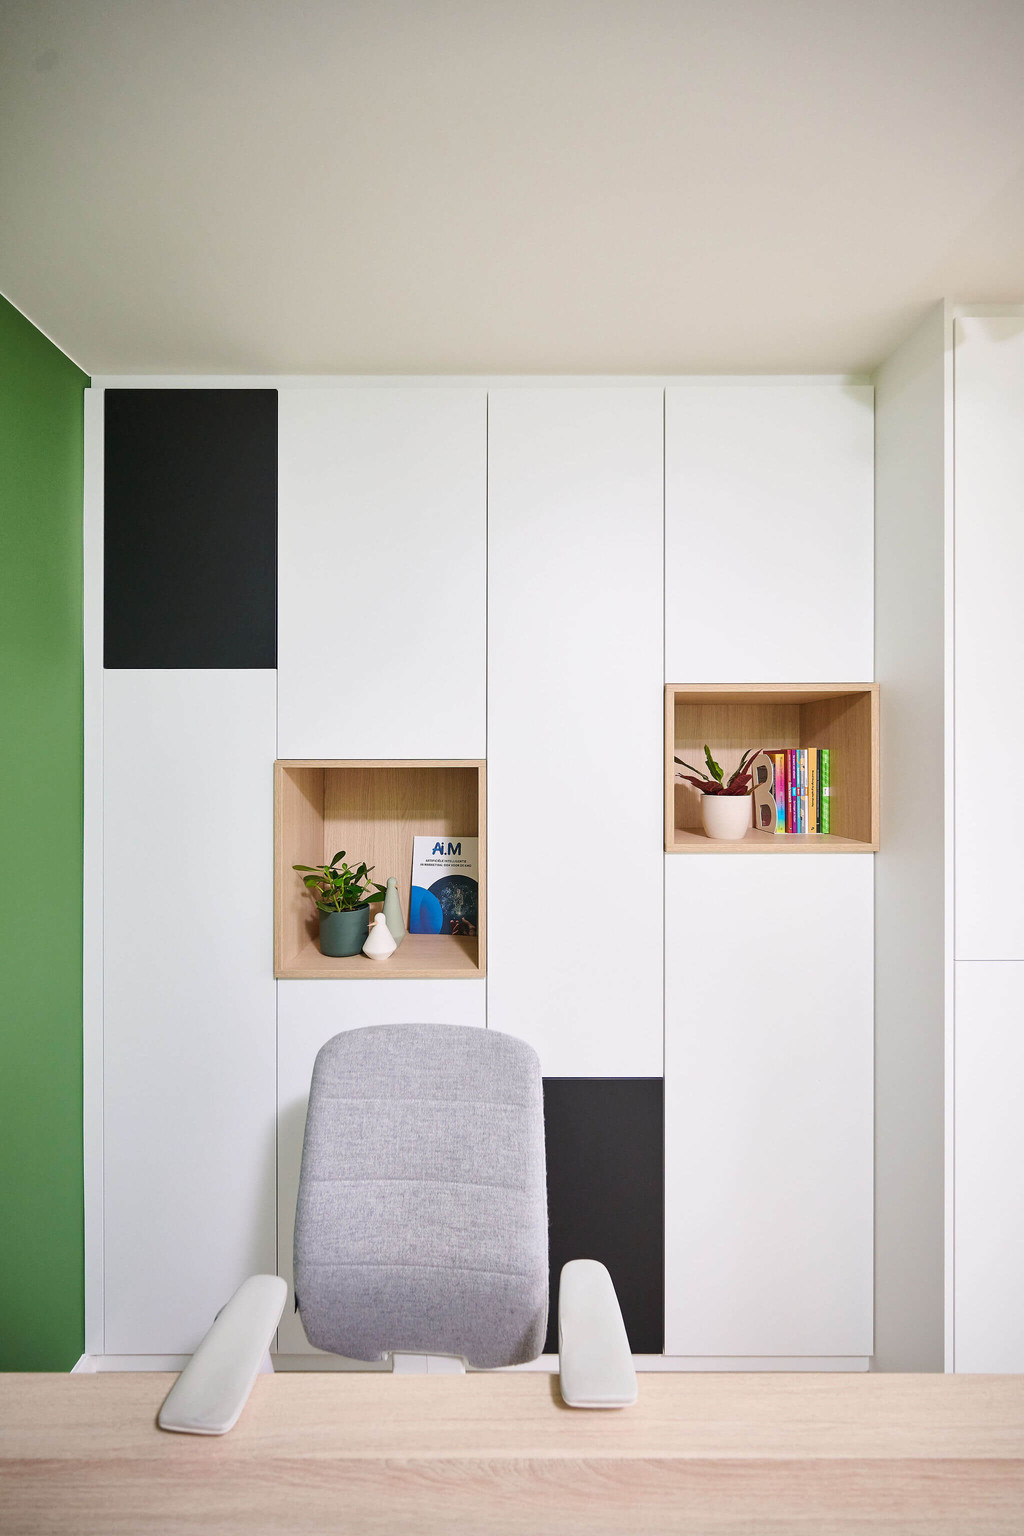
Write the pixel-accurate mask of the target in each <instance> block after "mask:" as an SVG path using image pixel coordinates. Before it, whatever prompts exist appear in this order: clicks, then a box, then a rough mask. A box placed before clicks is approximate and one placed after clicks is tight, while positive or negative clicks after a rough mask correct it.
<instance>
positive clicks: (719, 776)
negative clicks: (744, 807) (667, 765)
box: [673, 742, 761, 795]
mask: <svg viewBox="0 0 1024 1536" xmlns="http://www.w3.org/2000/svg"><path fill="white" fill-rule="evenodd" d="M760 750H761V748H760V747H751V748H750V750H749V751H747V752H744V754H743V756H742V757H741V758H740V765H739V767H738V768H737V769H736V771H735V772H734V773H732V774H730V776H729V778H728V779H727V778H726V777H725V772H724V770H723V769H722V768H721V767H720V766H719V765H718V763H716V762H715V760H714V758H713V757H712V756H711V748H710V747H709V746H708V744H707V742H705V743H704V761H705V762H706V763H707V767H708V771H707V773H705V772H704V770H703V769H702V768H694V766H693V764H692V763H686V762H684V761H683V759H682V758H681V757H676V758H674V759H673V760H674V761H675V762H677V763H679V765H680V766H681V767H683V768H689V770H690V771H689V773H677V774H676V778H677V779H685V780H686V782H687V784H692V785H693V786H694V788H695V789H699V790H700V792H701V794H702V795H749V793H750V779H751V774H750V764H751V763H752V762H753V760H754V758H755V757H756V756H757V754H758V753H759V752H760Z"/></svg>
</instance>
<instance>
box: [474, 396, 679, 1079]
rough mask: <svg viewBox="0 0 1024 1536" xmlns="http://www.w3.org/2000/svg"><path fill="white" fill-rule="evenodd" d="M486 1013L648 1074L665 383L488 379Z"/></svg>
mask: <svg viewBox="0 0 1024 1536" xmlns="http://www.w3.org/2000/svg"><path fill="white" fill-rule="evenodd" d="M489 421H490V426H489V562H488V569H489V588H488V602H489V608H488V754H487V755H488V850H487V851H488V898H487V899H488V913H487V919H488V920H487V928H488V937H487V948H488V959H487V965H488V1023H489V1025H490V1026H491V1027H492V1028H497V1029H504V1030H508V1031H509V1032H510V1033H512V1034H516V1035H521V1036H522V1037H523V1038H524V1039H526V1040H529V1041H530V1043H531V1044H532V1045H533V1046H534V1047H535V1048H536V1049H537V1051H538V1052H539V1054H540V1059H541V1066H542V1068H543V1071H544V1072H545V1074H546V1075H548V1076H553V1077H576V1076H578V1077H616V1076H625V1077H643V1076H660V1074H661V1070H662V1029H663V1022H662V1001H663V998H662V966H661V953H662V951H661V889H662V851H661V850H662V830H661V790H660V784H661V771H662V761H661V756H662V724H661V708H660V704H659V700H660V699H661V692H662V637H663V625H662V394H661V391H660V390H657V389H652V388H649V387H643V386H641V387H636V388H608V389H604V388H600V387H595V388H590V389H577V388H564V389H559V388H533V387H529V388H525V387H524V388H522V389H514V388H507V389H498V390H493V391H492V392H491V396H490V418H489Z"/></svg>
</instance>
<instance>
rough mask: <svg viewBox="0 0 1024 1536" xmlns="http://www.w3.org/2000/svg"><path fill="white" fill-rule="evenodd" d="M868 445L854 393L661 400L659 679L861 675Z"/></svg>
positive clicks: (870, 527)
mask: <svg viewBox="0 0 1024 1536" xmlns="http://www.w3.org/2000/svg"><path fill="white" fill-rule="evenodd" d="M874 441H875V439H874V391H873V389H872V388H871V387H870V385H866V384H861V385H849V384H834V383H820V382H819V383H810V384H791V383H787V382H784V381H781V380H775V379H763V380H759V381H756V382H754V383H736V382H732V381H729V380H707V379H695V380H693V382H692V383H689V384H680V385H677V386H674V387H673V388H671V389H668V390H666V391H665V667H666V677H667V680H668V681H669V682H674V683H682V682H689V683H755V682H756V683H798V682H799V683H815V682H820V683H836V682H850V683H854V682H863V681H864V680H865V679H867V678H870V677H871V676H872V673H873V659H872V658H873V654H874V635H873V631H874V538H875V523H874Z"/></svg>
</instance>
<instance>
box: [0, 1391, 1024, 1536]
mask: <svg viewBox="0 0 1024 1536" xmlns="http://www.w3.org/2000/svg"><path fill="white" fill-rule="evenodd" d="M173 1380H174V1377H173V1376H170V1375H164V1374H146V1375H141V1374H140V1375H95V1376H88V1375H83V1376H53V1375H9V1376H0V1531H2V1532H3V1533H4V1536H50V1533H58V1532H59V1533H60V1536H121V1533H124V1536H165V1533H167V1536H170V1533H174V1536H196V1533H199V1532H216V1533H218V1536H229V1533H230V1536H234V1533H236V1532H237V1533H239V1536H243V1533H244V1536H263V1533H275V1536H278V1533H282V1536H283V1533H288V1536H302V1533H305V1532H327V1531H330V1532H344V1533H353V1536H364V1533H365V1536H404V1533H407V1532H408V1533H415V1536H435V1533H436V1536H448V1533H454V1532H480V1533H517V1536H558V1533H561V1532H568V1531H572V1532H600V1533H609V1536H611V1533H614V1536H659V1533H662V1532H665V1533H668V1532H671V1533H672V1536H690V1533H693V1536H732V1533H736V1536H739V1533H743V1536H784V1533H789V1532H793V1533H796V1532H799V1533H801V1536H845V1533H853V1532H855V1531H856V1532H857V1536H866V1533H868V1532H883V1531H884V1532H886V1533H890V1532H906V1533H913V1536H949V1533H957V1536H996V1533H998V1536H1011V1533H1012V1536H1024V1378H1022V1377H1015V1376H890V1375H860V1374H858V1375H850V1376H839V1375H820V1376H819V1375H758V1376H750V1375H669V1374H651V1375H642V1376H641V1377H640V1400H639V1402H638V1404H637V1406H636V1407H635V1408H631V1409H626V1410H623V1411H620V1412H611V1413H600V1412H580V1411H575V1412H574V1411H573V1410H571V1409H568V1408H566V1407H564V1405H563V1404H562V1402H561V1399H560V1397H559V1396H558V1384H557V1379H556V1378H553V1377H550V1376H547V1375H541V1374H514V1375H471V1376H465V1377H460V1376H402V1377H393V1376H390V1375H383V1374H364V1375H358V1374H350V1373H323V1374H314V1373H295V1374H290V1375H288V1374H282V1375H278V1376H273V1377H271V1376H263V1377H260V1378H259V1379H258V1380H257V1383H256V1387H255V1389H254V1391H253V1395H252V1398H251V1399H250V1401H249V1404H248V1406H247V1407H246V1409H245V1411H244V1413H243V1415H242V1418H241V1420H240V1422H239V1424H238V1426H237V1427H236V1429H235V1430H234V1431H233V1432H232V1433H231V1434H230V1435H226V1436H223V1437H220V1438H209V1439H206V1438H201V1437H197V1436H191V1435H170V1434H165V1433H163V1432H162V1431H160V1430H158V1429H157V1428H156V1425H155V1415H156V1412H157V1409H158V1408H159V1406H160V1403H161V1402H162V1401H163V1398H164V1396H165V1394H166V1393H167V1391H168V1389H169V1387H170V1385H171V1382H172V1381H173Z"/></svg>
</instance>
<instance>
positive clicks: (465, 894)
mask: <svg viewBox="0 0 1024 1536" xmlns="http://www.w3.org/2000/svg"><path fill="white" fill-rule="evenodd" d="M479 842H480V839H479V838H476V837H454V836H449V835H448V834H444V835H441V834H440V833H439V834H438V835H437V836H436V837H414V838H413V840H412V891H411V893H410V896H409V932H410V933H446V934H453V935H455V936H457V937H458V936H462V937H468V938H475V937H476V927H477V891H478V883H477V882H478V878H479V876H478V866H477V849H478V846H479Z"/></svg>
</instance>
